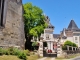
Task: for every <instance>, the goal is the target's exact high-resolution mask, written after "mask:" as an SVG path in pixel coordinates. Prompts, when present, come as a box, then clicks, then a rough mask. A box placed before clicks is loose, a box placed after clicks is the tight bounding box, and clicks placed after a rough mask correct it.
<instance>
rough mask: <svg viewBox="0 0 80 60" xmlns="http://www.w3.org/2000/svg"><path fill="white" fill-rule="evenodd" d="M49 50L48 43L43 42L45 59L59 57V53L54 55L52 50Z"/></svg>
mask: <svg viewBox="0 0 80 60" xmlns="http://www.w3.org/2000/svg"><path fill="white" fill-rule="evenodd" d="M47 48H48V47H47V42H43V57H57V52H55V53H53V52H52V51H51V50H48V49H47ZM50 49H51V48H50Z"/></svg>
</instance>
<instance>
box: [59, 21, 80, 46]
mask: <svg viewBox="0 0 80 60" xmlns="http://www.w3.org/2000/svg"><path fill="white" fill-rule="evenodd" d="M64 33H65V36H66V37H67V38H66V39H63V38H62V39H61V41H62V44H64V42H65V41H67V40H69V41H71V42H73V43H75V44H76V45H77V46H78V47H80V29H79V28H78V26H77V25H76V23H75V22H74V20H71V22H70V24H69V26H68V28H67V29H64V30H63V31H62V32H61V34H60V35H61V37H64Z"/></svg>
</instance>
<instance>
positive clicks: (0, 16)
mask: <svg viewBox="0 0 80 60" xmlns="http://www.w3.org/2000/svg"><path fill="white" fill-rule="evenodd" d="M3 15H4V0H0V26H3Z"/></svg>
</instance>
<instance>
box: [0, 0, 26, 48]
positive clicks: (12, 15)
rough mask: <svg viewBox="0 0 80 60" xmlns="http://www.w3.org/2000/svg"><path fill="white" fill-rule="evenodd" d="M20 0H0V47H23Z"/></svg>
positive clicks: (23, 37) (23, 36)
mask: <svg viewBox="0 0 80 60" xmlns="http://www.w3.org/2000/svg"><path fill="white" fill-rule="evenodd" d="M22 15H23V8H22V0H0V47H3V48H4V47H6V48H7V47H11V46H13V47H19V48H21V49H24V40H25V35H24V21H23V17H22Z"/></svg>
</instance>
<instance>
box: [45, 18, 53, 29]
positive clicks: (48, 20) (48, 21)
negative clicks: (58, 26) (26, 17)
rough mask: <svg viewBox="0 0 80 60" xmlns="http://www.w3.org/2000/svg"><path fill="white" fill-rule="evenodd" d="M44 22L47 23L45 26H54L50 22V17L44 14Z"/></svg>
mask: <svg viewBox="0 0 80 60" xmlns="http://www.w3.org/2000/svg"><path fill="white" fill-rule="evenodd" d="M45 19H46V23H47V24H48V26H47V28H54V26H53V25H52V24H51V23H50V18H49V17H48V16H45Z"/></svg>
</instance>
